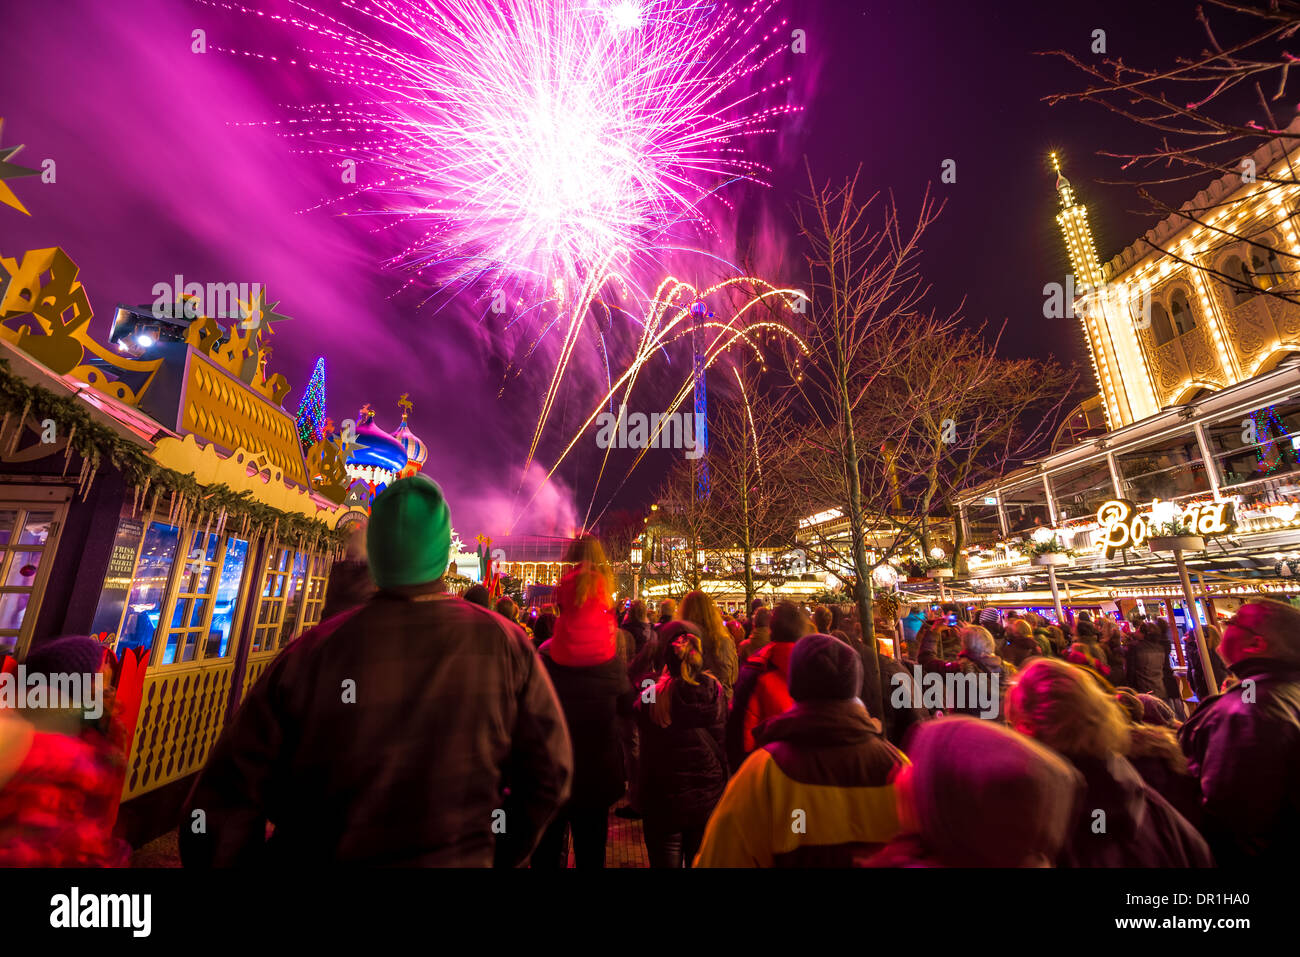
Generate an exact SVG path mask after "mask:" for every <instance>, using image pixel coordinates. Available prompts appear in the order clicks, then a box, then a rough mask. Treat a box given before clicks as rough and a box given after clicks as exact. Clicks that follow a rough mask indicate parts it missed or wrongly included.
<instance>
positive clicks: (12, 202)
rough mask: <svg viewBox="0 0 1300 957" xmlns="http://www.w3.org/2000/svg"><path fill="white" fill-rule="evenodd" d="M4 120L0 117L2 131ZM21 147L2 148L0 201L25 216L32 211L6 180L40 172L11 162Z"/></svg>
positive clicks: (0, 153)
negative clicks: (28, 209)
mask: <svg viewBox="0 0 1300 957" xmlns="http://www.w3.org/2000/svg"><path fill="white" fill-rule="evenodd" d="M4 122H5V121H4V118H3V117H0V132H3V130H4ZM21 149H22V147H21V146H10V147H8V148H7V149H6V148H0V203H4V204H5V205H6V206H12V207H13V208H14V209H16V210H18V212H20V213H22V214H23V215H24V216H30V215H31V213H29V212H28V211H27V207H26V206H24V205H23V204H22V201H21V200H20V199H19V198H18V197H17V196H16V195H15V194H14V191H13V190H12V189H10V188H9V187H8V186H7V185H5V180H7V179H18V178H20V177H23V176H35V175H36V174H37V173H38V172H40V171H39V170H34V169H28V168H27V167H26V166H19V165H18V164H17V163H11V162H9V161H10V160H11V159H13V158H14V157H15V156H17V155H18V151H19V150H21Z"/></svg>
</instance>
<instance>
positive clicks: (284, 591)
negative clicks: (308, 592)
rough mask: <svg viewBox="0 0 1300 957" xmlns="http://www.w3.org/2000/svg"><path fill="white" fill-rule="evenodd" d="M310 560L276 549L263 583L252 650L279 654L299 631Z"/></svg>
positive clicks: (290, 550) (268, 563)
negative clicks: (304, 580) (300, 610)
mask: <svg viewBox="0 0 1300 957" xmlns="http://www.w3.org/2000/svg"><path fill="white" fill-rule="evenodd" d="M305 576H306V558H305V556H303V555H302V554H300V553H299V552H296V551H294V550H293V549H292V548H273V549H272V550H271V553H270V556H269V557H268V559H267V565H266V573H265V577H264V578H263V580H262V595H261V598H260V599H259V600H258V603H257V619H256V621H255V622H254V624H253V644H252V647H251V648H250V649H249V650H250V651H275V650H276V649H278V648H280V647H281V646H283V645H284V644H287V643H288V641H289V639H291V638H292V637H293V636H294V635H296V634H297V632H296V631H295V630H294V629H295V628H296V627H297V624H298V612H299V609H300V608H301V606H302V601H303V587H302V586H303V578H304V577H305Z"/></svg>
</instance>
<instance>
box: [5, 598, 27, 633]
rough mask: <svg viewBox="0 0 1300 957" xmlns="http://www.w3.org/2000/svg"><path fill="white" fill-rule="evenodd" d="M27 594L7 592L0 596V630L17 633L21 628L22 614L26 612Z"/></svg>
mask: <svg viewBox="0 0 1300 957" xmlns="http://www.w3.org/2000/svg"><path fill="white" fill-rule="evenodd" d="M30 598H31V594H30V593H29V592H7V593H6V594H3V595H0V629H4V630H5V631H17V630H19V629H20V628H22V626H23V613H24V612H26V611H27V602H28V600H29V599H30Z"/></svg>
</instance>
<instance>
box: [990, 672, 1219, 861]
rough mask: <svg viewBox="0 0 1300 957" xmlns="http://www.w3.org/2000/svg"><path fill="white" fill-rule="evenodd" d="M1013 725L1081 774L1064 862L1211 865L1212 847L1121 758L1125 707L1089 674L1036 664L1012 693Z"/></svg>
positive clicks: (1125, 732) (1125, 733)
mask: <svg viewBox="0 0 1300 957" xmlns="http://www.w3.org/2000/svg"><path fill="white" fill-rule="evenodd" d="M1007 713H1008V718H1009V719H1010V722H1011V726H1012V727H1013V728H1015V729H1016V730H1017V731H1019V732H1020V733H1021V734H1024V735H1027V736H1028V737H1031V738H1033V739H1035V740H1036V741H1038V742H1039V743H1041V744H1044V745H1046V746H1047V747H1049V748H1051V749H1052V750H1054V751H1055V752H1056V753H1057V754H1059V755H1061V756H1062V757H1063V758H1065V759H1066V760H1067V761H1069V762H1070V763H1071V764H1073V765H1074V767H1075V769H1076V770H1078V771H1079V773H1080V774H1081V775H1083V780H1084V794H1083V798H1082V802H1081V804H1080V805H1079V813H1078V814H1077V815H1076V816H1075V819H1074V821H1073V822H1072V826H1071V831H1070V837H1069V839H1068V840H1067V841H1066V844H1065V846H1064V848H1063V849H1062V850H1061V854H1060V856H1059V857H1058V859H1057V865H1058V866H1060V867H1213V866H1214V859H1213V857H1212V856H1211V854H1210V849H1209V846H1208V845H1207V844H1206V843H1205V840H1204V839H1203V838H1202V837H1201V835H1200V834H1198V833H1197V832H1196V828H1194V827H1193V826H1192V825H1191V824H1190V823H1188V821H1187V819H1186V818H1184V817H1183V816H1182V815H1181V814H1179V813H1178V812H1177V811H1176V810H1175V809H1174V807H1173V806H1172V805H1171V804H1170V803H1169V802H1168V801H1166V800H1165V799H1164V798H1163V797H1161V796H1160V794H1159V793H1158V792H1157V791H1156V790H1155V788H1153V787H1151V785H1149V784H1148V783H1147V782H1146V781H1144V780H1143V779H1142V776H1141V775H1140V774H1139V773H1138V772H1137V770H1136V769H1135V768H1134V767H1133V765H1132V764H1130V763H1129V761H1128V759H1127V758H1126V757H1125V756H1124V755H1125V753H1126V752H1127V751H1128V750H1129V746H1130V742H1129V729H1128V722H1127V721H1126V720H1125V715H1124V713H1123V712H1122V711H1121V710H1120V706H1119V705H1118V704H1117V703H1116V702H1115V700H1114V699H1113V698H1112V697H1111V696H1109V695H1107V694H1106V692H1104V691H1103V690H1102V689H1101V688H1100V687H1099V686H1098V684H1097V683H1096V681H1094V680H1093V679H1092V678H1091V677H1089V676H1088V675H1086V674H1084V673H1083V671H1082V670H1081V669H1079V668H1077V667H1075V666H1074V665H1070V664H1066V663H1065V662H1064V661H1058V660H1056V659H1055V658H1043V659H1042V660H1039V661H1034V662H1032V663H1031V664H1030V665H1029V666H1028V667H1027V668H1025V670H1024V671H1023V672H1021V674H1020V679H1019V680H1018V681H1017V682H1016V685H1015V687H1014V688H1012V689H1011V692H1010V693H1009V694H1008V696H1007Z"/></svg>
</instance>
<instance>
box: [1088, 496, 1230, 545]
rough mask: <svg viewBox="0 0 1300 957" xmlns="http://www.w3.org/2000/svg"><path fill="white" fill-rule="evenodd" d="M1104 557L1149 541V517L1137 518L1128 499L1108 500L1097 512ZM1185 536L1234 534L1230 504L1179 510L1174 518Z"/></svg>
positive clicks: (1203, 504) (1209, 503)
mask: <svg viewBox="0 0 1300 957" xmlns="http://www.w3.org/2000/svg"><path fill="white" fill-rule="evenodd" d="M1097 522H1098V523H1099V524H1100V525H1101V535H1102V543H1103V544H1104V546H1105V548H1106V557H1107V558H1114V557H1115V553H1116V552H1118V551H1120V550H1121V549H1124V548H1140V547H1141V546H1142V545H1143V544H1144V543H1145V542H1146V540H1147V539H1148V538H1150V537H1151V516H1150V514H1149V513H1148V514H1146V515H1140V514H1138V510H1137V506H1136V505H1134V504H1133V503H1132V502H1130V501H1129V500H1128V499H1122V498H1116V499H1111V500H1110V501H1109V502H1107V503H1106V504H1104V505H1103V506H1102V507H1101V508H1099V509H1098V510H1097ZM1178 523H1179V524H1180V525H1181V526H1182V527H1183V534H1185V535H1200V536H1202V537H1206V536H1212V535H1224V534H1229V533H1231V532H1234V531H1236V529H1237V514H1236V508H1235V506H1234V505H1233V503H1232V502H1203V503H1201V504H1200V505H1192V506H1189V507H1188V508H1186V509H1184V510H1183V513H1182V515H1181V516H1180V517H1179V518H1178Z"/></svg>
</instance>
